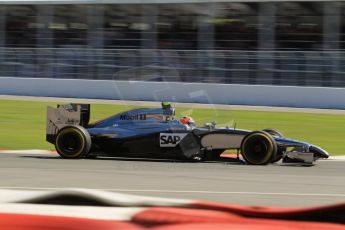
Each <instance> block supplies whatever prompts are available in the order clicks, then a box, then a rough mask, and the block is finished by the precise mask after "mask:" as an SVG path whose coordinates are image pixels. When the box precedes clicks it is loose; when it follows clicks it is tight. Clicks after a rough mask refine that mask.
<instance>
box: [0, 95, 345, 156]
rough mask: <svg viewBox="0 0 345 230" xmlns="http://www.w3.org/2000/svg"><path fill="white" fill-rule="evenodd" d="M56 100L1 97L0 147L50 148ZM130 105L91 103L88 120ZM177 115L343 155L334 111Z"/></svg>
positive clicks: (343, 122) (341, 125) (342, 125)
mask: <svg viewBox="0 0 345 230" xmlns="http://www.w3.org/2000/svg"><path fill="white" fill-rule="evenodd" d="M57 103H58V102H39V101H14V100H0V149H53V148H54V147H53V145H51V144H49V143H46V142H45V123H46V108H47V106H49V105H50V106H56V104H57ZM130 108H133V107H132V106H123V105H103V104H95V105H92V106H91V111H92V112H91V121H96V120H99V119H102V118H104V117H107V116H110V115H112V114H114V113H117V112H120V111H124V110H127V109H130ZM177 115H178V116H182V115H190V116H193V118H194V120H196V121H197V123H198V125H202V124H203V123H205V122H209V121H216V122H217V124H218V126H233V125H236V127H238V128H242V129H250V130H261V129H264V128H275V129H278V130H280V131H281V132H283V133H284V135H285V136H287V137H291V138H294V139H298V140H303V141H307V142H310V143H313V144H315V145H318V146H320V147H322V148H324V149H326V150H327V151H329V152H330V154H331V155H344V149H345V142H344V140H343V139H344V137H345V116H343V115H333V114H312V113H291V112H289V113H284V112H259V111H239V110H232V111H229V110H220V109H217V110H215V109H191V108H177Z"/></svg>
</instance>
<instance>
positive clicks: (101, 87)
mask: <svg viewBox="0 0 345 230" xmlns="http://www.w3.org/2000/svg"><path fill="white" fill-rule="evenodd" d="M0 94H2V95H25V96H47V97H71V98H95V99H112V100H138V101H141V100H145V101H171V102H186V103H209V104H232V105H258V106H284V107H303V108H331V109H345V88H334V87H332V88H330V87H298V86H272V85H244V84H217V83H183V82H149V81H120V80H85V79H49V78H18V77H0Z"/></svg>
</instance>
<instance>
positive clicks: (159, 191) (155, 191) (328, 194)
mask: <svg viewBox="0 0 345 230" xmlns="http://www.w3.org/2000/svg"><path fill="white" fill-rule="evenodd" d="M0 189H20V190H61V189H63V188H37V187H0ZM88 189H92V188H88ZM93 190H102V191H111V192H143V193H147V192H151V193H191V194H193V193H196V194H238V195H260V196H272V195H273V196H322V197H345V194H334V193H333V194H332V193H278V192H277V193H275V192H241V191H238V192H232V191H207V190H206V191H202V190H160V189H118V188H97V189H93Z"/></svg>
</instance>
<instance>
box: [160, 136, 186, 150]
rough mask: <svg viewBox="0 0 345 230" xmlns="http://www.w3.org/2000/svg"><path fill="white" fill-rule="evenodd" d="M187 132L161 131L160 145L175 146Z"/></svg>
mask: <svg viewBox="0 0 345 230" xmlns="http://www.w3.org/2000/svg"><path fill="white" fill-rule="evenodd" d="M186 135H187V133H161V134H160V136H159V145H160V147H175V146H177V145H178V143H180V141H181V140H182V139H183V138H184V137H185V136H186Z"/></svg>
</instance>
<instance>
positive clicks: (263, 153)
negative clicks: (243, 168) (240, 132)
mask: <svg viewBox="0 0 345 230" xmlns="http://www.w3.org/2000/svg"><path fill="white" fill-rule="evenodd" d="M241 154H242V156H243V158H244V159H245V160H246V162H247V163H248V164H252V165H265V164H268V163H270V162H271V161H272V159H276V154H277V143H276V142H275V140H274V139H273V137H272V136H271V135H270V134H268V133H267V132H264V131H254V132H252V133H250V134H248V135H247V136H246V137H245V138H244V139H243V141H242V144H241Z"/></svg>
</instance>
